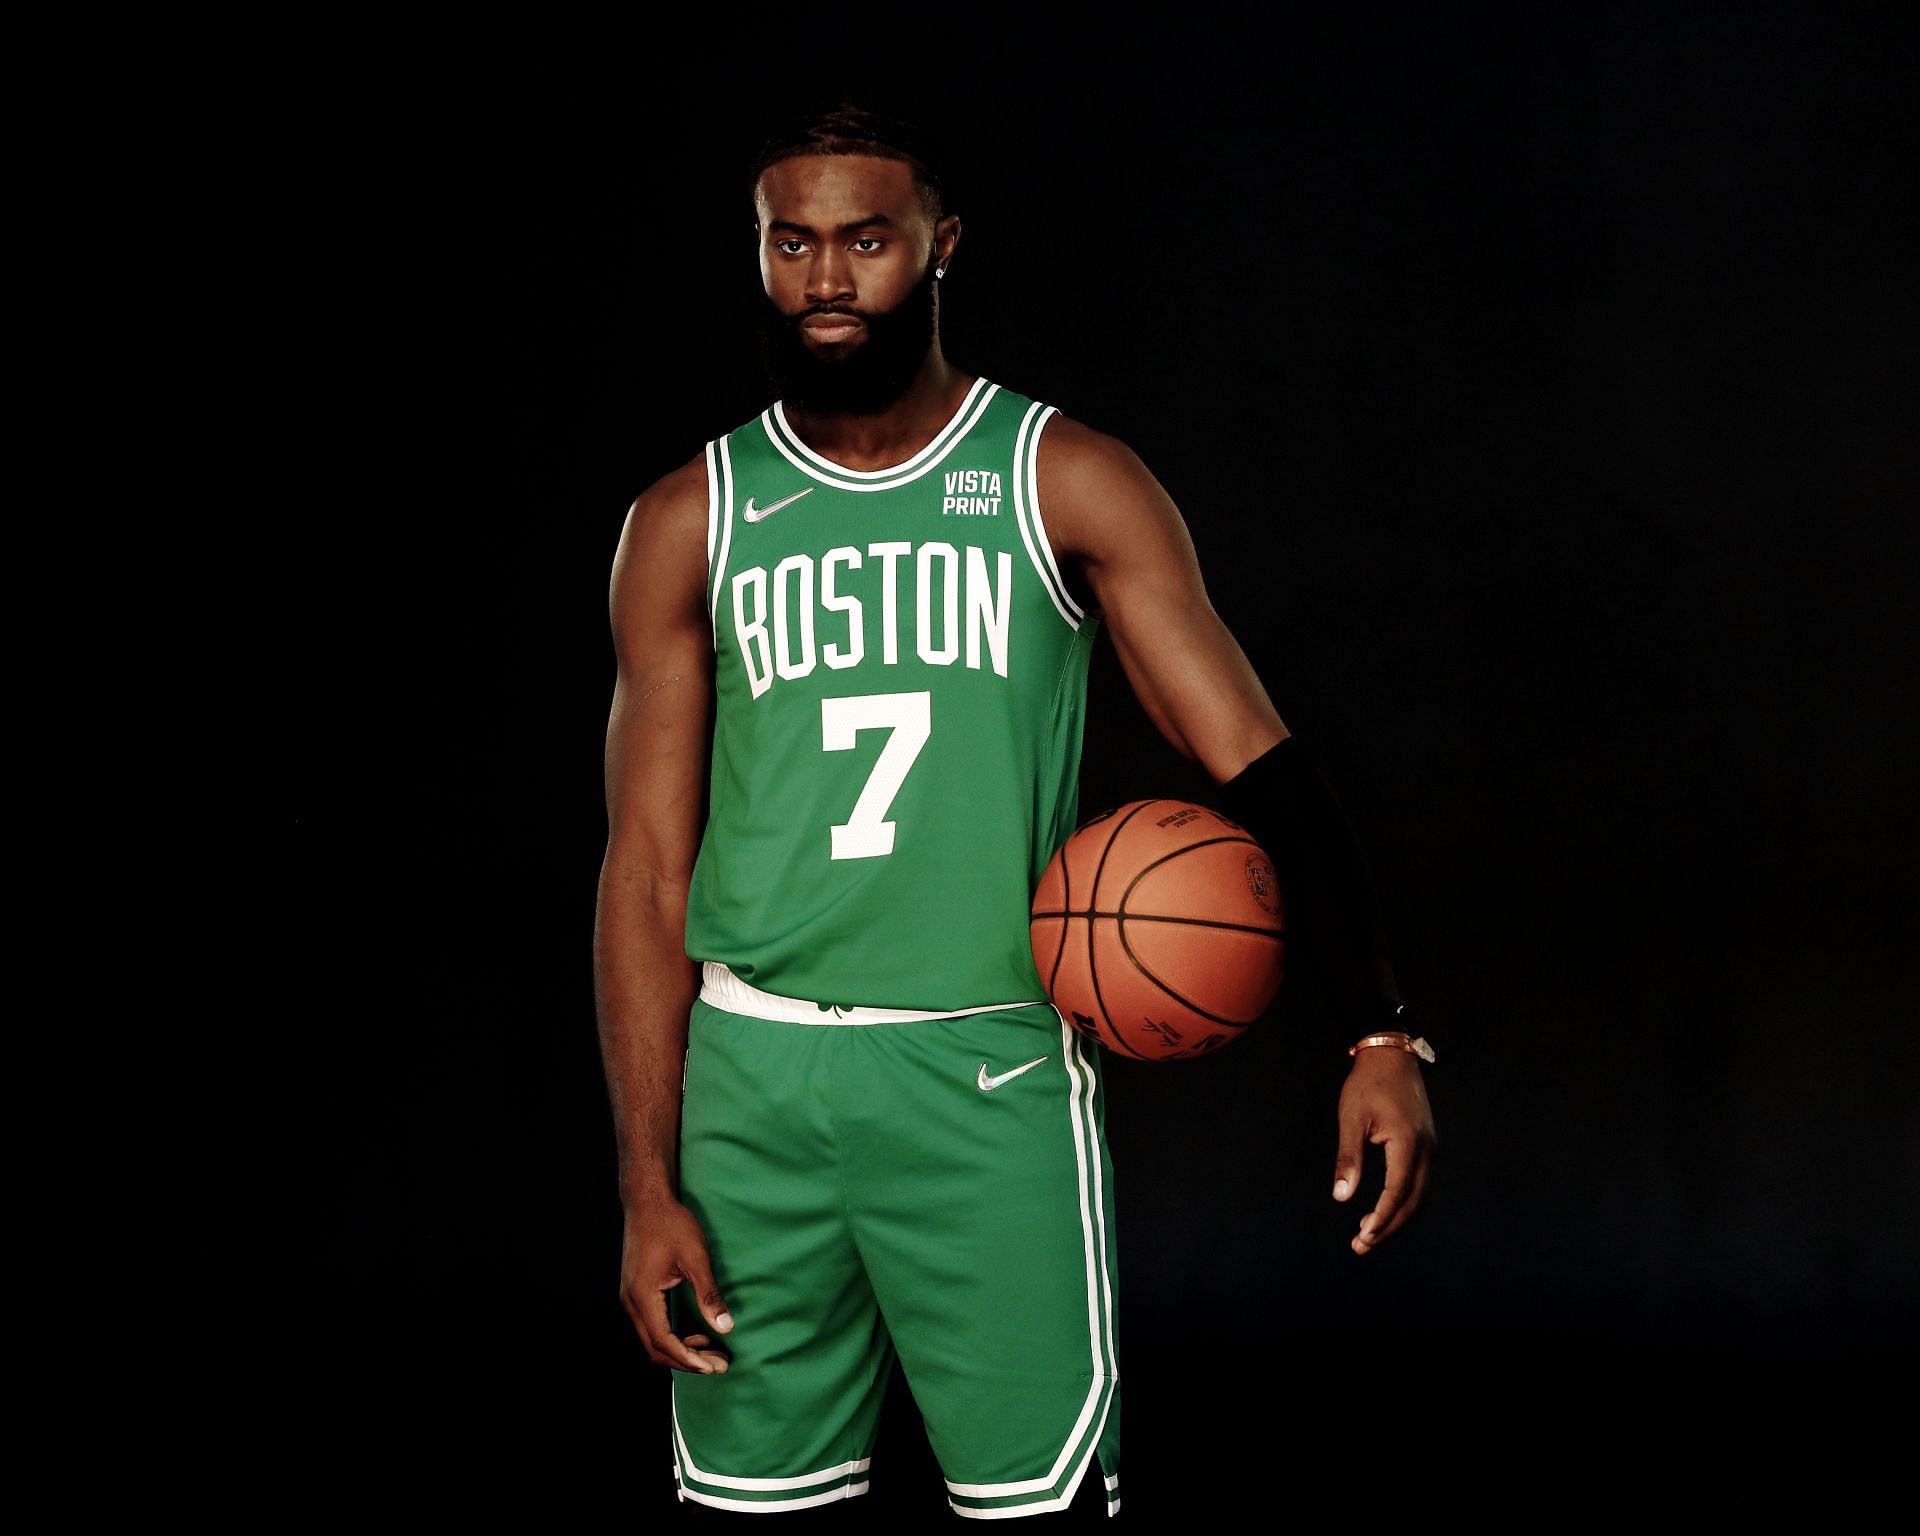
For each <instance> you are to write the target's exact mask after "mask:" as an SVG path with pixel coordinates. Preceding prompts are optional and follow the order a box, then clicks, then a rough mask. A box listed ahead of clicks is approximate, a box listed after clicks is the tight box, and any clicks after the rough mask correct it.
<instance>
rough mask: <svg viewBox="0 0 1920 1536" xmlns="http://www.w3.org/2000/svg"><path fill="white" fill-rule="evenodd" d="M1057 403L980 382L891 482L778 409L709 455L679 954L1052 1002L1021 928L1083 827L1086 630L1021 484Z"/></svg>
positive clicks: (840, 1003) (810, 984)
mask: <svg viewBox="0 0 1920 1536" xmlns="http://www.w3.org/2000/svg"><path fill="white" fill-rule="evenodd" d="M1055 414H1056V412H1055V410H1054V408H1053V407H1052V406H1046V405H1041V404H1039V403H1038V402H1036V401H1034V400H1030V399H1028V398H1026V397H1025V396H1023V395H1017V394H1015V393H1013V391H1011V390H1008V389H1003V388H1001V387H1000V386H999V385H997V384H993V383H991V382H989V381H988V380H986V379H984V378H983V379H978V380H976V381H975V383H974V385H973V388H972V389H971V390H970V391H969V392H968V394H967V398H966V399H965V401H964V402H962V404H961V406H960V409H959V410H958V411H956V412H955V413H954V415H953V418H952V419H951V420H950V421H948V422H947V424H946V425H945V426H944V427H943V428H942V429H941V430H940V432H939V434H938V435H937V436H936V437H935V438H934V439H933V441H932V442H930V443H928V444H927V446H926V447H925V448H923V449H921V450H920V452H918V453H916V454H915V455H914V456H913V457H912V458H910V459H908V460H907V461H906V462H905V463H902V464H897V465H895V466H893V467H892V468H890V469H881V470H851V469H846V468H844V467H842V466H841V465H839V464H836V463H834V462H833V461H832V460H831V459H827V458H825V457H823V456H822V455H820V454H818V453H816V452H814V451H813V450H812V449H810V448H808V447H807V446H806V444H804V443H803V442H801V441H800V439H799V438H798V436H796V435H795V433H794V431H793V429H792V428H791V426H789V425H788V423H787V419H786V415H785V412H784V410H783V409H782V407H781V405H780V404H778V403H776V404H774V405H773V406H771V407H770V408H769V409H767V410H766V411H765V412H763V413H762V414H761V415H760V416H758V417H757V418H755V419H754V420H753V421H750V422H748V423H746V424H745V425H743V426H740V427H738V428H736V429H734V430H733V431H731V432H729V433H727V434H726V435H725V436H724V437H720V438H716V439H715V440H714V441H713V442H711V443H709V444H707V450H706V460H707V490H708V518H707V578H708V584H707V606H708V613H709V615H710V618H711V622H712V629H713V645H714V691H715V708H714V727H713V759H712V769H711V780H710V786H711V797H710V807H709V812H708V818H707V825H706V829H705V832H704V834H703V835H702V838H701V843H700V854H699V858H698V860H697V862H696V863H695V866H694V872H693V883H692V889H691V890H690V892H689V895H688V901H687V944H686V949H687V954H688V956H689V957H690V958H692V959H695V960H701V961H705V962H708V964H709V967H710V968H711V967H712V966H713V965H716V964H717V965H721V966H725V967H726V968H727V969H728V970H730V971H731V972H732V973H733V975H734V976H736V977H738V978H739V979H740V980H741V981H744V982H746V983H748V984H749V985H750V986H752V987H756V988H759V989H760V990H762V991H764V992H771V993H776V994H779V995H781V996H784V997H789V998H799V999H803V1000H807V1001H810V1002H812V1003H815V1004H818V1005H819V1006H821V1007H823V1008H827V1007H844V1008H856V1007H860V1008H867V1007H871V1008H899V1009H928V1010H948V1011H952V1010H961V1009H970V1008H977V1007H988V1006H1013V1005H1016V1004H1021V1003H1033V1002H1044V1001H1045V1000H1046V992H1045V990H1044V989H1043V988H1042V986H1041V984H1040V978H1039V975H1038V974H1037V973H1036V971H1035V969H1034V964H1033V954H1032V950H1031V947H1030V944H1029V940H1028V936H1027V917H1028V912H1029V910H1030V907H1031V903H1032V899H1033V890H1034V887H1035V886H1036V885H1037V884H1038V882H1039V879H1040V874H1041V872H1042V871H1043V870H1044V869H1045V867H1046V864H1047V861H1048V859H1050V858H1051V857H1052V856H1053V853H1054V850H1055V849H1057V848H1058V847H1059V846H1060V845H1061V843H1063V842H1065V841H1066V839H1067V837H1068V836H1069V835H1071V833H1072V831H1073V829H1074V826H1075V822H1076V817H1077V811H1078V805H1077V802H1078V779H1079V769H1080V743H1081V730H1082V726H1083V723H1084V720H1085V714H1086V683H1087V663H1088V660H1089V657H1090V655H1091V651H1092V645H1093V639H1094V635H1095V633H1096V631H1097V629H1098V627H1099V620H1098V618H1096V617H1093V616H1090V615H1088V614H1086V613H1085V612H1083V611H1082V609H1081V608H1080V607H1079V605H1078V604H1076V603H1075V602H1074V600H1073V598H1072V596H1071V595H1069V593H1068V592H1067V589H1066V584H1065V583H1064V582H1063V581H1062V580H1061V577H1060V568H1059V564H1058V562H1057V560H1056V559H1055V556H1054V552H1053V550H1052V548H1051V546H1050V545H1049V543H1048V541H1047V534H1046V528H1045V526H1044V524H1043V522H1042V520H1041V508H1040V507H1039V505H1038V498H1037V496H1036V494H1035V491H1036V478H1037V477H1036V474H1035V468H1034V462H1035V448H1036V445H1037V444H1038V442H1039V439H1040V434H1041V432H1042V431H1043V430H1044V428H1045V427H1046V424H1047V422H1048V420H1049V419H1050V418H1051V417H1052V416H1054V415H1055Z"/></svg>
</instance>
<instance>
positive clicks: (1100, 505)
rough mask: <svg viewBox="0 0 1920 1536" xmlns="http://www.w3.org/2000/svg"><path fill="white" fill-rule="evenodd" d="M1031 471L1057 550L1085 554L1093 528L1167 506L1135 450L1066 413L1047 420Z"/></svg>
mask: <svg viewBox="0 0 1920 1536" xmlns="http://www.w3.org/2000/svg"><path fill="white" fill-rule="evenodd" d="M1034 471H1035V478H1036V480H1037V482H1038V487H1039V492H1040V506H1041V516H1042V517H1043V518H1044V519H1045V520H1046V525H1047V533H1048V536H1049V538H1050V539H1051V540H1052V542H1053V545H1054V548H1055V549H1056V550H1058V551H1059V552H1060V553H1062V554H1070V555H1075V556H1085V555H1087V554H1090V553H1092V552H1093V550H1094V548H1095V545H1096V544H1097V542H1098V539H1097V531H1098V530H1099V529H1100V528H1101V527H1103V526H1107V527H1110V526H1112V524H1113V521H1114V520H1115V519H1116V518H1124V517H1126V516H1127V515H1128V513H1129V512H1138V511H1160V510H1163V509H1164V508H1170V507H1171V505H1172V503H1171V502H1169V501H1168V500H1167V496H1166V492H1165V491H1164V490H1163V489H1162V488H1161V486H1160V482H1159V481H1158V480H1156V479H1154V477H1153V472H1152V471H1151V470H1149V469H1148V468H1147V466H1146V465H1145V464H1144V463H1143V462H1142V461H1141V459H1140V455H1139V454H1137V453H1135V452H1134V451H1133V449H1132V448H1130V447H1128V446H1127V444H1126V443H1124V442H1122V441H1121V440H1120V439H1119V438H1117V437H1115V436H1114V435H1113V434H1112V433H1110V432H1102V431H1100V430H1099V429H1098V428H1097V427H1090V426H1088V425H1087V424H1086V423H1085V422H1083V421H1075V420H1074V419H1073V418H1072V417H1071V416H1066V415H1056V416H1055V417H1054V418H1053V419H1052V420H1050V421H1049V422H1048V423H1047V426H1046V430H1045V431H1044V432H1042V433H1041V434H1040V447H1039V450H1038V453H1037V456H1036V458H1035V461H1034Z"/></svg>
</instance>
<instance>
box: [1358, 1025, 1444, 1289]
mask: <svg viewBox="0 0 1920 1536" xmlns="http://www.w3.org/2000/svg"><path fill="white" fill-rule="evenodd" d="M1339 1116H1340V1149H1339V1152H1338V1154H1337V1156H1336V1157H1335V1159H1334V1170H1333V1198H1334V1199H1336V1200H1351V1199H1352V1198H1353V1196H1354V1193H1355V1191H1357V1190H1358V1189H1359V1188H1360V1173H1361V1168H1362V1165H1363V1155H1364V1153H1365V1150H1366V1143H1367V1142H1370V1141H1371V1142H1373V1143H1375V1144H1376V1145H1384V1146H1385V1147H1386V1149H1387V1187H1386V1188H1385V1189H1383V1190H1382V1191H1381V1192H1380V1199H1379V1202H1378V1203H1377V1204H1376V1205H1375V1206H1374V1208H1373V1209H1372V1210H1371V1211H1369V1212H1368V1213H1367V1214H1366V1215H1365V1216H1364V1217H1362V1218H1361V1221H1360V1231H1359V1234H1358V1235H1357V1236H1356V1237H1355V1238H1354V1239H1353V1251H1354V1252H1355V1253H1369V1252H1371V1251H1372V1250H1373V1249H1374V1248H1375V1247H1376V1246H1378V1245H1379V1244H1380V1243H1382V1242H1384V1241H1385V1240H1386V1239H1387V1238H1389V1237H1391V1236H1393V1234H1394V1233H1395V1232H1397V1231H1399V1230H1400V1228H1401V1227H1402V1226H1404V1225H1405V1224H1406V1222H1407V1220H1408V1218H1409V1217H1411V1216H1412V1215H1413V1213H1414V1212H1415V1211H1417V1210H1418V1209H1419V1208H1420V1197H1421V1196H1422V1195H1424V1194H1425V1193H1426V1190H1427V1179H1428V1177H1429V1175H1430V1174H1431V1172H1432V1169H1433V1161H1434V1153H1435V1152H1436V1150H1437V1149H1438V1148H1439V1145H1440V1138H1439V1137H1438V1135H1437V1134H1436V1133H1435V1131H1434V1128H1433V1106H1432V1105H1431V1104H1429V1103H1428V1102H1427V1085H1426V1083H1425V1082H1424V1081H1423V1080H1422V1079H1421V1076H1420V1058H1419V1057H1417V1056H1415V1055H1413V1054H1412V1053H1410V1052H1408V1051H1402V1050H1396V1049H1394V1048H1393V1047H1391V1046H1383V1045H1370V1046H1367V1047H1366V1048H1365V1049H1363V1050H1361V1051H1359V1052H1358V1053H1357V1054H1356V1055H1355V1056H1354V1058H1353V1070H1352V1071H1351V1072H1350V1073H1348V1074H1347V1082H1346V1086H1345V1087H1344V1088H1342V1089H1341V1090H1340V1110H1339Z"/></svg>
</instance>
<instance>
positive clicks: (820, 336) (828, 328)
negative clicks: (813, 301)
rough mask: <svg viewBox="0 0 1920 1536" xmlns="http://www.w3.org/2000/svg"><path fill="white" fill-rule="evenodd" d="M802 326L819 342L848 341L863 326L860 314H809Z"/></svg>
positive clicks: (801, 323)
mask: <svg viewBox="0 0 1920 1536" xmlns="http://www.w3.org/2000/svg"><path fill="white" fill-rule="evenodd" d="M800 328H801V329H802V330H803V331H805V332H806V333H807V334H808V335H809V336H811V337H812V338H813V339H814V340H815V341H818V342H836V341H846V340H847V339H848V338H850V337H851V336H853V335H854V333H855V332H857V331H858V330H860V328H861V320H860V317H859V316H858V315H808V316H807V318H806V319H804V320H802V321H801V322H800Z"/></svg>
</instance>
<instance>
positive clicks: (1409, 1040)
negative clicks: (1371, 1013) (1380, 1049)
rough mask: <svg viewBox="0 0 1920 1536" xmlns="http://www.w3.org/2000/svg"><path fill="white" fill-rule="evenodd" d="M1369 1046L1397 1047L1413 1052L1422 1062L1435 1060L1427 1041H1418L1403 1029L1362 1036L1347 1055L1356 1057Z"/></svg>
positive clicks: (1351, 1046)
mask: <svg viewBox="0 0 1920 1536" xmlns="http://www.w3.org/2000/svg"><path fill="white" fill-rule="evenodd" d="M1369 1045H1390V1046H1396V1047H1398V1048H1399V1049H1400V1050H1403V1051H1411V1052H1412V1053H1413V1054H1414V1055H1415V1056H1418V1057H1419V1058H1420V1059H1421V1060H1422V1061H1432V1060H1434V1059H1435V1058H1434V1054H1433V1047H1432V1046H1430V1045H1428V1044H1427V1042H1426V1041H1425V1040H1416V1039H1415V1038H1414V1037H1413V1036H1412V1035H1410V1034H1408V1033H1407V1032H1406V1031H1405V1030H1403V1029H1394V1030H1389V1031H1387V1033H1385V1034H1382V1035H1365V1036H1362V1037H1361V1039H1360V1041H1359V1042H1358V1043H1357V1044H1355V1045H1350V1046H1348V1047H1347V1054H1348V1055H1349V1056H1356V1055H1358V1054H1359V1053H1360V1052H1361V1051H1362V1050H1364V1049H1365V1048H1366V1047H1367V1046H1369Z"/></svg>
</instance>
